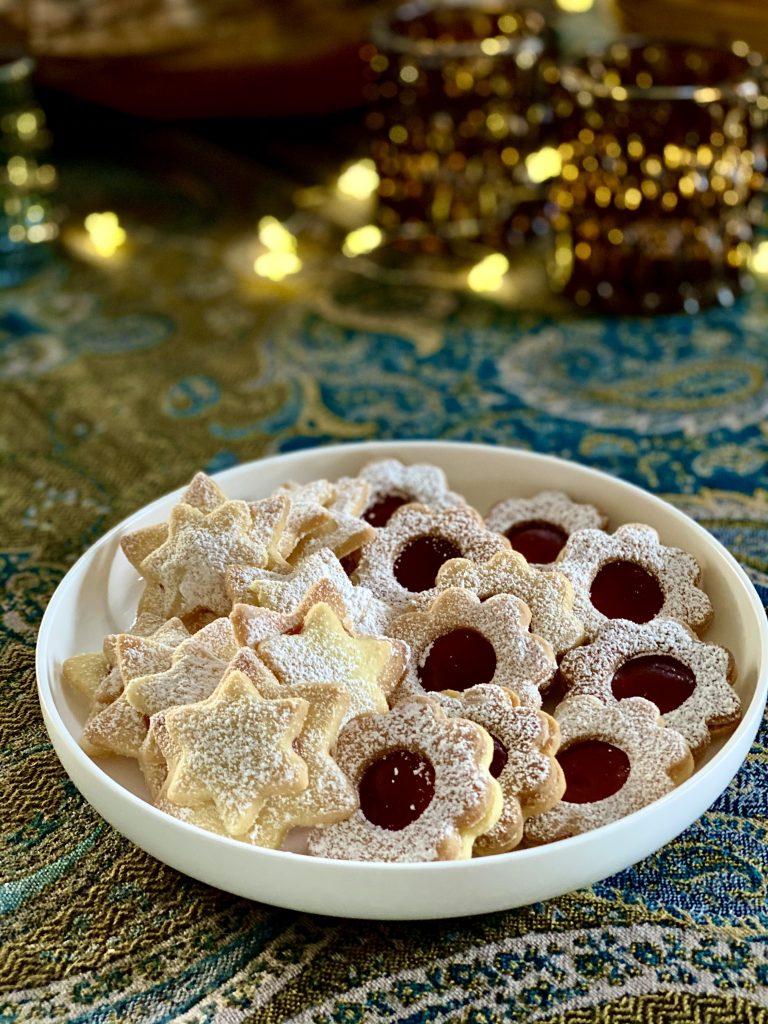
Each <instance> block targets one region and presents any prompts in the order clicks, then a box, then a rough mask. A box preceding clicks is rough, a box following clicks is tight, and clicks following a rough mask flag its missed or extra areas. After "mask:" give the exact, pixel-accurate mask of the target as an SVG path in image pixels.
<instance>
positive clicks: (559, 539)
mask: <svg viewBox="0 0 768 1024" xmlns="http://www.w3.org/2000/svg"><path fill="white" fill-rule="evenodd" d="M505 536H506V537H507V539H508V540H509V543H510V544H511V545H512V547H513V548H514V549H515V551H519V552H520V554H521V555H523V556H524V557H525V558H526V559H527V561H529V562H538V563H542V564H543V563H546V562H554V560H555V559H556V558H557V556H558V555H559V554H560V552H561V551H562V549H563V546H564V545H565V542H566V541H567V540H568V534H567V533H566V532H565V530H563V529H562V528H561V527H559V526H555V524H554V523H546V522H544V521H543V520H541V521H540V520H536V521H535V522H530V523H518V524H517V525H516V526H511V527H510V528H509V529H508V530H507V532H506V534H505Z"/></svg>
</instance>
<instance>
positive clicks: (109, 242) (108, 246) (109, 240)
mask: <svg viewBox="0 0 768 1024" xmlns="http://www.w3.org/2000/svg"><path fill="white" fill-rule="evenodd" d="M85 230H86V231H87V232H88V237H89V238H90V241H91V245H92V246H93V248H94V249H95V250H96V252H97V253H98V254H99V256H104V257H106V258H108V257H110V256H114V255H115V253H116V252H117V250H118V249H119V248H120V246H121V245H123V244H124V242H125V239H126V237H127V236H126V233H125V230H124V229H123V228H122V227H121V226H120V221H119V219H118V216H117V214H116V213H110V212H106V213H89V214H88V216H87V217H86V218H85Z"/></svg>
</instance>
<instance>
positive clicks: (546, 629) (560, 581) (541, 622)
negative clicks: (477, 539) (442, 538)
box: [436, 551, 584, 656]
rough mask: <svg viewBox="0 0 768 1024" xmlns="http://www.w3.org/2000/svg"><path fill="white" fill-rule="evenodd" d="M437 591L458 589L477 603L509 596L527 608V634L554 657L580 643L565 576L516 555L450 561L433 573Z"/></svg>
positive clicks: (581, 636)
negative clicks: (548, 647)
mask: <svg viewBox="0 0 768 1024" xmlns="http://www.w3.org/2000/svg"><path fill="white" fill-rule="evenodd" d="M436 586H437V589H438V590H441V591H442V590H447V589H448V588H450V587H462V588H463V589H465V590H471V591H472V592H473V593H475V594H477V596H478V597H479V598H480V600H481V601H485V600H487V599H488V598H489V597H493V596H494V595H495V594H513V595H514V596H515V597H517V598H519V599H520V600H521V601H523V602H524V603H525V604H527V605H528V608H529V609H530V614H531V621H530V630H531V632H532V633H536V634H538V635H539V636H541V637H543V638H544V639H545V640H546V641H547V642H548V643H549V644H551V646H552V648H553V650H554V652H555V654H556V655H558V656H559V655H561V654H563V653H564V652H565V651H567V650H570V648H571V647H575V646H576V644H579V643H581V641H582V640H583V639H584V627H583V626H582V624H581V621H580V620H579V619H578V617H577V616H576V615H575V614H574V612H573V587H572V586H571V584H570V581H569V580H568V578H567V577H566V576H563V574H562V573H560V572H556V571H555V570H551V571H549V572H542V571H541V570H540V569H537V568H536V567H535V566H532V565H529V564H528V562H527V561H526V560H525V558H524V557H523V556H522V555H521V554H520V553H519V552H518V551H501V552H499V554H497V555H494V556H493V558H491V559H490V561H488V562H483V563H482V564H481V563H478V562H470V561H469V560H468V559H466V558H452V559H450V561H448V562H446V563H445V564H444V565H442V566H441V567H440V569H439V570H438V573H437V581H436Z"/></svg>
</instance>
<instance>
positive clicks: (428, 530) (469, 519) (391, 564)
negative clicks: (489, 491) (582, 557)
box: [352, 505, 509, 608]
mask: <svg viewBox="0 0 768 1024" xmlns="http://www.w3.org/2000/svg"><path fill="white" fill-rule="evenodd" d="M508 550H509V541H508V540H506V538H504V537H502V536H500V535H499V534H497V533H493V532H492V531H491V530H488V529H486V528H485V525H484V524H483V520H482V518H481V517H480V514H479V513H478V512H476V511H475V510H474V509H473V508H470V506H469V505H456V506H454V507H452V508H448V509H443V510H442V511H438V512H433V511H431V510H430V509H429V508H427V506H426V505H405V506H403V507H402V508H400V509H398V510H397V511H396V512H394V513H393V515H392V516H391V518H390V519H389V521H388V523H387V525H386V526H384V527H382V528H381V529H380V530H379V531H378V532H377V534H376V536H375V537H374V539H373V540H372V541H371V542H370V543H369V544H366V546H365V547H364V548H363V551H362V555H361V558H360V563H359V565H358V567H357V569H356V571H355V573H354V574H353V577H352V579H353V582H355V583H358V584H362V586H364V587H368V589H369V590H371V591H372V592H373V594H374V595H375V596H376V597H378V598H380V599H381V600H382V601H384V602H385V603H387V604H389V605H391V606H393V607H397V606H400V607H403V608H405V607H408V606H413V607H416V606H424V605H425V604H428V603H429V602H430V601H431V600H433V599H434V598H435V597H436V596H437V591H436V589H435V582H436V580H437V573H438V571H439V569H440V566H441V565H443V563H444V562H447V561H448V559H449V558H468V559H470V560H471V561H473V562H487V561H488V559H490V558H492V557H493V555H495V554H497V553H498V552H499V551H508Z"/></svg>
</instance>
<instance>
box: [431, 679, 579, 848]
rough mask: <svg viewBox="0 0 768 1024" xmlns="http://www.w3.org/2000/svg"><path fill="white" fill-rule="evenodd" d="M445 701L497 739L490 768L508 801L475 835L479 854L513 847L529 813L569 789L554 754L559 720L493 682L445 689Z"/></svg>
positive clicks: (450, 713)
mask: <svg viewBox="0 0 768 1024" xmlns="http://www.w3.org/2000/svg"><path fill="white" fill-rule="evenodd" d="M440 706H441V707H442V708H443V709H444V710H445V712H446V714H447V715H448V716H449V717H450V718H466V719H468V720H469V721H470V722H475V723H476V724H477V725H481V726H482V727H483V728H484V729H485V730H486V732H487V733H488V734H489V736H490V737H491V739H492V740H493V760H492V761H491V766H490V772H491V775H492V776H493V777H494V778H495V779H497V780H498V782H499V786H500V787H501V793H502V797H503V801H504V803H503V806H502V811H501V815H500V817H499V820H498V821H497V822H496V824H495V825H494V826H493V827H492V828H491V829H489V830H488V832H484V833H483V835H481V836H478V837H477V839H476V840H475V845H474V849H473V853H474V855H475V856H487V855H488V854H492V853H506V852H507V851H508V850H513V849H514V848H515V847H516V846H517V845H518V844H519V843H520V840H521V839H522V837H523V823H524V821H525V819H526V818H528V817H530V816H531V815H532V814H541V812H542V811H548V810H549V809H550V808H551V807H554V806H555V804H556V803H557V802H558V800H559V799H560V797H561V796H562V795H563V792H564V790H565V778H564V776H563V772H562V769H561V768H560V765H559V764H558V763H557V761H556V760H555V756H554V755H555V754H556V753H557V749H558V746H559V744H560V729H559V727H558V725H557V722H556V721H555V719H554V718H552V717H551V716H550V715H548V714H546V713H545V712H543V711H536V710H534V709H533V708H522V707H519V706H518V704H517V697H516V695H515V694H514V693H513V692H512V691H511V690H506V689H504V687H501V686H494V685H492V684H491V685H489V686H473V687H472V688H471V689H469V690H465V691H464V693H452V692H451V691H448V692H447V693H443V694H441V695H440Z"/></svg>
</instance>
